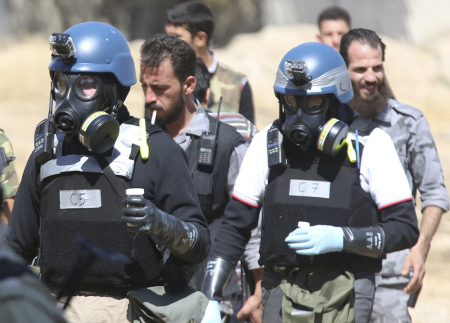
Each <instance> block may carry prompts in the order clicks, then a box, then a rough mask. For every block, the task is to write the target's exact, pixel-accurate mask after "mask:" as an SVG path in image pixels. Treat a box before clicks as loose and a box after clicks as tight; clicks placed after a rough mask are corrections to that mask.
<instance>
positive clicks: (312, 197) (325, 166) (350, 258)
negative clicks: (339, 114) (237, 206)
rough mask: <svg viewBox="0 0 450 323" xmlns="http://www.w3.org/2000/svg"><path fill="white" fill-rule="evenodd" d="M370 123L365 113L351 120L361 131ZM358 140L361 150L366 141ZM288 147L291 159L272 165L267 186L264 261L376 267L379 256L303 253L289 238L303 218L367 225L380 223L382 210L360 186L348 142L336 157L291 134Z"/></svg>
mask: <svg viewBox="0 0 450 323" xmlns="http://www.w3.org/2000/svg"><path fill="white" fill-rule="evenodd" d="M358 119H360V118H358ZM358 119H356V120H358ZM356 120H355V121H356ZM371 125H372V124H371V123H370V122H365V121H363V119H361V120H358V121H356V122H354V123H352V124H351V125H350V131H354V129H355V126H357V129H358V131H359V132H360V133H361V136H367V135H368V134H370V132H371V131H372V130H373V129H374V128H375V127H374V126H371ZM359 144H360V151H361V152H362V150H363V146H362V144H361V143H359ZM283 149H284V151H285V155H286V159H287V165H286V167H277V168H273V169H271V170H270V173H269V179H268V185H267V187H266V192H265V197H264V205H263V220H262V237H261V247H260V254H261V259H260V263H261V264H263V265H278V266H293V267H298V265H300V264H328V265H341V266H353V267H359V268H361V269H366V270H369V269H368V268H373V266H374V265H376V264H378V263H379V262H380V260H378V259H371V258H368V257H363V256H358V255H353V254H345V253H337V252H334V253H326V254H323V255H318V256H314V257H307V256H300V255H298V254H296V253H295V251H294V250H293V249H290V248H289V247H288V245H287V243H286V242H284V239H285V238H286V237H287V236H288V235H289V233H291V232H292V231H294V230H295V229H296V228H297V224H298V222H299V221H305V222H309V223H310V225H319V224H322V225H332V226H337V227H343V226H349V227H366V226H371V225H374V224H376V223H378V213H377V208H376V205H375V203H374V202H373V200H372V197H371V196H370V194H369V193H366V192H364V190H363V189H362V188H361V185H360V179H359V170H358V169H357V167H356V164H352V163H351V162H350V161H349V159H348V157H347V152H346V149H345V148H344V149H342V150H341V151H340V152H339V153H338V155H336V156H335V157H331V156H327V155H325V154H323V153H321V152H319V151H318V150H316V149H310V150H308V151H301V150H300V149H298V147H296V146H295V145H294V144H292V143H291V141H290V140H285V141H284V142H283ZM361 258H362V259H361ZM367 262H368V263H367ZM372 262H373V264H372Z"/></svg>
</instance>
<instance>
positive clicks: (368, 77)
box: [364, 69, 377, 83]
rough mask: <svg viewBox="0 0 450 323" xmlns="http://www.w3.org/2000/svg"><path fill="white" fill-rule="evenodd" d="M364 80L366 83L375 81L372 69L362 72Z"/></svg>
mask: <svg viewBox="0 0 450 323" xmlns="http://www.w3.org/2000/svg"><path fill="white" fill-rule="evenodd" d="M364 81H365V82H366V83H374V82H376V81H377V78H376V76H375V73H374V72H373V70H371V69H370V70H367V71H366V73H365V74H364Z"/></svg>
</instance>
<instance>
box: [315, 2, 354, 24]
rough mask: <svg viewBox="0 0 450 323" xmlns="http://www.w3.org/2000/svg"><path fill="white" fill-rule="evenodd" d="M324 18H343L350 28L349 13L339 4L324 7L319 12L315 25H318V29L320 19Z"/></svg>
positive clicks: (350, 19) (323, 19)
mask: <svg viewBox="0 0 450 323" xmlns="http://www.w3.org/2000/svg"><path fill="white" fill-rule="evenodd" d="M326 20H344V21H345V22H346V23H347V25H348V28H352V18H351V16H350V14H349V13H348V11H347V10H345V9H344V8H342V7H339V6H331V7H328V8H325V9H324V10H323V11H322V12H321V13H320V15H319V18H318V19H317V26H318V27H319V30H320V24H321V23H322V21H326Z"/></svg>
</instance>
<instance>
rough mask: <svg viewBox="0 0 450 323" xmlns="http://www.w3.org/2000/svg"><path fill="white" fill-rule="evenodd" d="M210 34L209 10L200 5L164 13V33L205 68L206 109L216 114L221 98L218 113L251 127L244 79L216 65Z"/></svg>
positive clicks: (250, 107) (211, 19)
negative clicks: (207, 85) (241, 118)
mask: <svg viewBox="0 0 450 323" xmlns="http://www.w3.org/2000/svg"><path fill="white" fill-rule="evenodd" d="M213 30H214V17H213V15H212V13H211V10H210V9H209V8H208V7H207V6H206V5H204V4H202V3H200V2H197V1H191V2H185V3H182V4H179V5H178V6H176V7H174V8H172V9H171V10H169V11H168V12H167V24H166V33H167V34H170V35H176V36H177V37H178V38H180V39H182V40H184V41H185V42H187V43H188V44H189V45H191V46H192V47H193V48H194V50H195V54H196V55H197V57H201V58H202V59H203V60H204V62H205V64H206V66H207V67H208V70H209V73H210V74H211V84H210V89H211V95H210V100H209V105H208V107H209V108H210V109H211V110H212V111H215V112H217V109H218V103H219V99H220V97H221V96H222V105H221V108H220V110H221V111H224V112H239V113H240V114H242V115H243V116H244V117H246V118H247V119H248V120H250V122H251V123H253V124H254V123H255V111H254V107H253V98H252V91H251V88H250V84H249V83H248V81H247V77H246V76H245V75H244V74H242V73H239V72H237V71H235V70H233V69H232V68H230V67H228V66H226V65H224V64H222V63H219V62H218V61H217V58H216V55H215V54H214V52H213V51H211V50H209V42H210V40H211V37H212V33H213Z"/></svg>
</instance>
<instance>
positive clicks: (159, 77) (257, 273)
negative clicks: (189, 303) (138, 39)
mask: <svg viewBox="0 0 450 323" xmlns="http://www.w3.org/2000/svg"><path fill="white" fill-rule="evenodd" d="M196 65H197V62H196V56H195V51H194V49H193V48H192V47H191V46H190V45H189V44H188V43H186V42H185V41H183V40H182V39H181V38H178V37H177V36H174V35H155V36H152V37H150V38H149V39H147V40H146V41H145V42H144V44H143V45H142V46H141V69H140V70H141V74H140V75H141V76H140V81H141V85H142V90H143V92H144V96H145V109H146V111H145V113H146V119H147V120H148V121H150V122H151V120H152V119H153V115H154V113H156V117H155V119H154V120H155V122H156V124H157V125H159V126H160V127H161V128H162V129H163V130H164V131H165V132H166V133H168V134H169V135H170V136H171V137H172V138H173V139H174V140H175V142H176V143H177V144H178V145H179V146H180V147H181V148H182V149H183V150H184V151H185V152H186V154H187V157H188V163H189V169H190V173H191V177H192V179H193V181H194V185H195V187H196V189H197V194H198V198H199V200H200V205H201V208H202V211H203V214H204V215H205V217H206V219H207V222H208V227H209V230H210V233H211V241H213V240H214V237H215V235H216V233H217V231H218V230H219V227H220V225H221V224H222V221H223V215H224V211H225V208H226V206H227V204H228V202H229V201H230V196H231V191H232V190H233V186H234V182H235V180H236V177H237V175H238V172H239V168H240V166H241V162H242V160H243V158H244V155H245V153H246V152H247V147H248V145H247V142H246V141H245V139H244V138H243V137H242V136H241V135H240V134H239V133H238V132H237V131H236V129H235V128H234V127H232V126H230V125H228V124H225V123H222V122H219V121H218V120H217V119H215V118H214V117H212V116H210V115H209V114H208V113H207V111H206V109H204V108H203V107H202V105H201V103H200V102H199V101H198V100H197V99H195V97H194V95H193V92H194V89H195V85H196V82H197V80H196V78H195V70H196ZM217 126H218V132H217V133H216V127H217ZM215 134H216V135H217V136H215V137H214V138H212V137H213V136H214V135H215ZM207 137H208V138H210V139H209V141H208V139H207ZM212 142H214V144H215V146H216V147H214V146H212V145H209V144H211V143H212ZM250 252H252V253H253V254H255V253H257V249H256V250H252V251H250V250H249V253H250ZM205 271H206V261H205V262H203V263H202V264H201V265H200V267H199V268H198V269H197V271H196V272H195V275H194V276H193V278H192V280H191V281H190V286H191V287H193V288H195V289H197V290H200V288H201V286H202V283H203V277H204V274H205ZM253 276H254V278H255V281H257V282H258V281H259V282H260V280H261V277H262V269H259V268H258V269H254V271H253ZM238 292H239V285H238V281H237V277H236V274H235V273H234V274H233V276H232V278H231V281H230V284H229V285H228V288H227V290H226V291H225V295H226V296H227V297H226V298H225V300H226V301H228V302H224V303H223V307H222V308H223V315H226V314H230V313H233V308H234V303H235V302H236V297H237V293H238ZM258 304H259V303H258ZM258 304H257V305H258ZM257 305H255V306H254V310H255V313H258V311H256V307H257ZM255 315H258V314H255Z"/></svg>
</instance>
